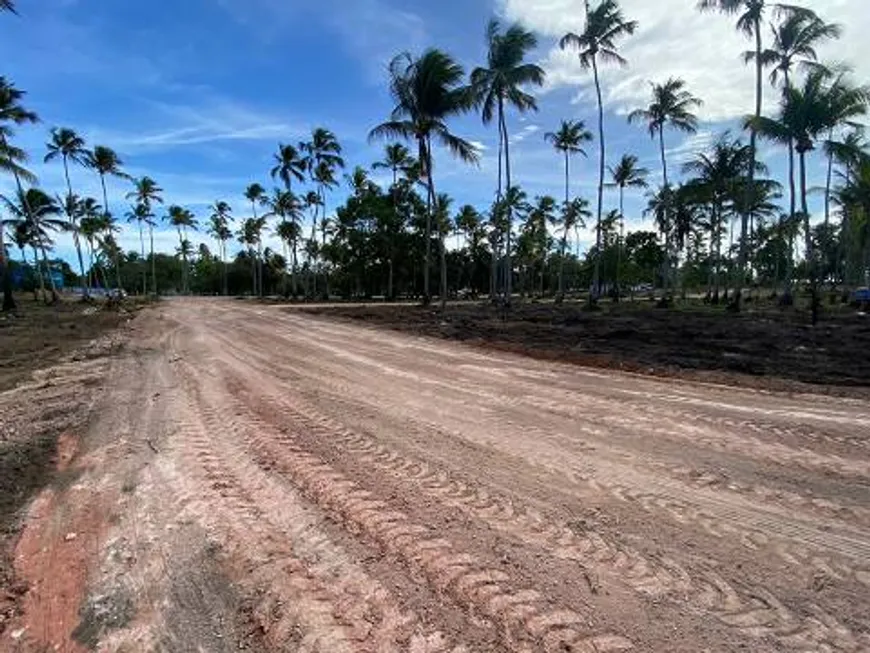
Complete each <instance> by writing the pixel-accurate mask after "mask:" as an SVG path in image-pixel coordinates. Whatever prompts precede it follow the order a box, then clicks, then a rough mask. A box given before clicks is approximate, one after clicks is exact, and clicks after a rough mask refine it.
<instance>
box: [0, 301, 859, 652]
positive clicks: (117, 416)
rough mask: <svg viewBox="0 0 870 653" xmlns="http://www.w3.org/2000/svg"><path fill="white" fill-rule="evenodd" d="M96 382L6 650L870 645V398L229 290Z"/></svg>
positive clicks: (177, 318) (183, 309)
mask: <svg viewBox="0 0 870 653" xmlns="http://www.w3.org/2000/svg"><path fill="white" fill-rule="evenodd" d="M91 372H92V373H97V372H98V373H99V376H100V381H99V382H98V385H97V386H95V387H96V390H95V391H94V392H92V393H91V394H90V396H91V400H92V402H93V403H92V406H91V408H90V409H89V410H87V411H86V412H87V413H88V415H89V417H88V419H87V424H86V426H85V427H82V428H80V429H75V430H71V429H64V430H65V431H66V432H70V433H75V434H78V437H77V438H75V441H76V442H78V443H79V444H78V450H77V452H76V453H75V455H74V457H73V458H72V463H71V466H70V467H69V468H68V469H66V470H65V471H64V472H61V473H60V479H64V482H63V483H55V485H54V487H53V489H52V490H51V491H47V492H46V493H45V494H43V495H41V497H40V499H39V500H38V501H37V502H36V503H35V504H34V505H33V507H32V508H31V510H30V513H29V514H30V521H28V523H27V525H26V527H25V530H24V535H23V536H22V538H21V541H20V544H19V547H18V551H19V553H20V554H21V557H26V558H28V560H19V569H20V570H21V572H22V573H24V574H27V575H28V583H29V589H28V592H27V594H26V596H25V600H24V604H23V605H24V607H25V609H24V614H23V615H20V616H19V617H16V620H15V624H14V626H15V630H14V631H13V630H11V629H6V631H5V632H0V650H2V651H6V650H10V651H16V650H22V651H28V652H29V651H34V652H36V651H39V650H40V647H45V646H48V647H49V648H51V647H53V646H55V645H59V646H60V650H64V647H66V649H65V650H76V647H77V646H79V645H82V646H84V647H86V648H88V649H95V650H101V651H209V653H212V652H217V653H231V652H238V651H239V650H248V651H257V652H260V651H265V652H267V653H272V652H275V653H278V652H281V653H284V652H291V651H292V652H303V651H304V652H306V653H539V652H543V653H565V652H569V651H570V652H573V653H611V652H618V651H649V652H657V651H669V652H672V653H698V652H699V651H716V652H717V653H719V652H722V653H745V652H746V651H753V652H754V651H759V652H765V653H766V652H776V653H782V652H791V651H794V652H800V653H804V652H809V651H825V652H830V653H862V652H863V651H868V650H870V616H868V615H870V600H868V596H870V508H868V506H870V410H868V404H867V402H866V401H859V400H854V399H848V398H841V397H831V396H821V395H816V394H803V395H800V396H795V395H787V394H780V393H775V392H758V391H754V390H751V389H745V388H734V387H724V386H713V385H704V384H697V383H687V382H683V381H680V380H675V379H659V378H650V377H643V376H640V375H635V374H625V373H621V372H618V371H613V370H595V369H588V368H583V367H580V366H576V365H565V364H561V363H559V362H554V361H549V360H536V359H534V358H532V357H528V356H518V355H514V354H510V353H505V352H500V351H493V350H491V349H481V348H480V347H469V346H466V345H464V344H462V343H457V342H449V341H445V340H443V339H435V338H430V337H425V336H421V335H419V334H407V333H399V332H397V331H396V330H381V329H375V328H366V327H365V326H363V325H361V324H359V323H349V322H346V321H345V322H339V321H333V320H325V319H320V318H317V317H313V316H311V315H308V314H304V313H302V312H294V311H293V310H290V311H287V310H285V309H283V308H281V307H266V306H262V305H256V304H252V303H245V302H231V301H223V300H194V299H180V300H177V301H167V302H165V303H163V304H161V305H160V306H158V307H156V308H154V309H153V310H149V311H147V312H145V313H144V314H141V315H140V316H139V317H137V319H136V320H135V321H134V323H133V324H132V325H131V327H130V329H129V331H128V332H127V334H126V345H125V347H124V349H123V350H122V351H121V352H120V353H119V354H118V355H117V356H116V357H114V358H112V359H110V360H109V361H107V362H104V363H101V367H99V368H98V369H97V368H92V369H91ZM77 373H78V374H79V377H80V379H86V378H88V376H87V375H86V374H85V373H84V372H83V371H82V370H81V369H78V372H77ZM82 383H83V381H81V380H80V381H79V384H80V385H79V387H81V384H82ZM73 385H75V384H73ZM64 396H68V395H64ZM4 399H8V395H0V410H2V409H3V406H4V403H3V401H4ZM62 444H63V446H62V447H61V452H62V455H61V459H66V458H67V457H68V455H64V453H66V454H69V446H68V445H69V442H68V441H67V440H63V441H62ZM70 532H75V533H76V534H77V535H76V537H75V538H71V539H67V537H66V535H67V534H68V533H70ZM80 539H81V542H80ZM58 560H63V561H64V562H66V563H67V564H68V566H69V567H70V569H69V570H60V569H58V568H57V565H58ZM52 572H56V573H58V574H60V576H59V578H60V580H61V582H60V583H57V584H55V583H53V582H49V581H48V580H46V579H47V576H49V575H50V574H51V573H52ZM75 604H78V607H77V610H76V611H74V610H73V606H74V605H75ZM73 615H76V616H77V619H76V618H75V616H73ZM52 620H53V622H52V623H49V622H50V621H52ZM76 622H78V623H76ZM19 624H25V625H28V631H25V633H19V634H18V638H17V639H13V637H12V635H13V634H15V633H18V631H19V630H20V628H21V627H22V626H20V625H19ZM31 630H32V631H33V632H31ZM28 637H32V638H33V639H28ZM16 646H18V647H20V648H19V649H16V648H15V647H16Z"/></svg>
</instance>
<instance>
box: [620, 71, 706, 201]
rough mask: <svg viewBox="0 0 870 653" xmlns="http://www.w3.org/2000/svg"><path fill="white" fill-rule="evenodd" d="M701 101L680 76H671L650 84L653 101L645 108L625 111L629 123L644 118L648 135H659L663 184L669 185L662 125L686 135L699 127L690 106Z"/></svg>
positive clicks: (663, 127)
mask: <svg viewBox="0 0 870 653" xmlns="http://www.w3.org/2000/svg"><path fill="white" fill-rule="evenodd" d="M701 104H702V102H701V100H699V99H698V98H696V97H695V96H694V95H692V94H691V93H690V92H689V91H687V90H686V82H685V81H684V80H682V79H675V78H673V77H672V78H670V79H669V80H668V81H666V82H665V83H664V84H652V102H651V103H650V105H649V106H648V107H646V108H645V109H637V110H635V111H632V112H631V113H630V114H628V121H629V122H630V123H633V122H640V121H643V122H645V123H646V125H647V129H648V130H649V135H650V136H651V137H653V138H656V137H658V139H659V149H660V154H661V158H662V176H663V178H664V183H663V185H665V186H668V185H669V184H670V182H669V181H668V161H667V157H666V156H665V127H672V128H674V129H677V130H679V131H682V132H686V133H689V134H692V133H695V132H696V131H697V129H698V117H697V116H696V115H695V114H694V113H692V109H693V108H695V107H700V106H701Z"/></svg>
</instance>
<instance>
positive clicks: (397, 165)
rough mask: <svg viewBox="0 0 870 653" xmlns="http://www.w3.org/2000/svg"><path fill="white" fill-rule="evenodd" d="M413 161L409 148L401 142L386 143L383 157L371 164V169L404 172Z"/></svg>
mask: <svg viewBox="0 0 870 653" xmlns="http://www.w3.org/2000/svg"><path fill="white" fill-rule="evenodd" d="M414 162H415V159H414V157H412V156H411V152H410V150H409V149H408V148H407V147H405V146H404V145H402V144H401V143H387V146H386V147H385V148H384V158H383V159H381V160H380V161H375V162H374V163H373V164H372V169H373V170H392V171H394V172H397V173H398V172H404V171H405V170H407V169H408V168H410V167H411V166H412V165H413V164H414Z"/></svg>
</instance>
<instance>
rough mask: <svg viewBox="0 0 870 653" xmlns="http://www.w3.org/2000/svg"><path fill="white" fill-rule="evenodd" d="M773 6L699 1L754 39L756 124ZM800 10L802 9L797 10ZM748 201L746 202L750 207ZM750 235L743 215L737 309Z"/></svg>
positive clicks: (752, 143)
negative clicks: (765, 30) (765, 32)
mask: <svg viewBox="0 0 870 653" xmlns="http://www.w3.org/2000/svg"><path fill="white" fill-rule="evenodd" d="M770 4H771V3H768V1H767V0H699V2H698V9H699V10H700V11H719V12H721V13H723V14H726V15H729V16H734V15H737V24H736V29H737V31H738V32H740V33H741V34H743V35H744V36H746V37H747V38H754V39H755V50H754V52H753V53H752V55H750V56H745V57H744V59H745V61H746V62H747V63H749V62H754V63H755V111H754V113H753V117H754V118H755V120H756V121H757V120H758V119H760V118H761V109H762V104H763V102H764V86H763V81H762V80H763V77H764V59H763V53H764V44H763V40H762V35H761V31H762V30H761V23H762V21H763V20H764V17H765V14H766V13H767V9H768V7H769V6H770ZM776 7H777V8H779V9H780V11H782V10H786V11H792V10H797V9H796V8H793V7H783V6H782V5H776ZM797 11H801V10H797ZM757 146H758V131H757V129H756V128H755V127H754V126H750V130H749V150H750V153H751V155H752V156H751V158H752V161H753V165H750V166H749V167H748V170H747V172H748V175H749V183H748V184H747V185H746V186H745V187H744V192H746V193H751V192H752V184H753V182H754V181H755V172H756V169H755V165H754V162H755V160H756V159H757V153H758V147H757ZM748 204H749V202H744V205H748ZM748 232H749V216H748V215H746V214H744V215H741V216H740V244H739V256H738V262H737V275H738V283H737V292H736V294H735V298H734V306H735V307H737V308H739V307H740V300H741V296H742V286H743V283H744V276H745V270H746V259H747V247H748Z"/></svg>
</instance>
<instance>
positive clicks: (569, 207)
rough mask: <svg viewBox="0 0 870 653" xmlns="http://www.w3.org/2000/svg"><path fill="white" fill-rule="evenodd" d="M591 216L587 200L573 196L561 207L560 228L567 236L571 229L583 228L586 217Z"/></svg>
mask: <svg viewBox="0 0 870 653" xmlns="http://www.w3.org/2000/svg"><path fill="white" fill-rule="evenodd" d="M591 217H592V211H590V210H589V200H587V199H586V198H584V197H575V198H574V199H573V200H571V201H570V202H568V204H566V205H565V206H563V207H562V216H561V219H562V229H563V230H564V232H565V235H566V236H567V234H568V232H569V231H571V230H572V229H583V228H585V227H586V218H591Z"/></svg>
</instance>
